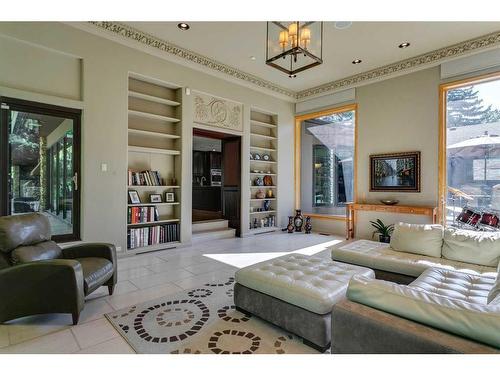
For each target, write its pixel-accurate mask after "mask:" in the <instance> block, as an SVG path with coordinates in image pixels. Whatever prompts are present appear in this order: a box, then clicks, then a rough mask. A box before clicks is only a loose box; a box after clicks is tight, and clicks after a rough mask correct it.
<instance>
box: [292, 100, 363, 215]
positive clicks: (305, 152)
mask: <svg viewBox="0 0 500 375" xmlns="http://www.w3.org/2000/svg"><path fill="white" fill-rule="evenodd" d="M355 128H356V106H355V105H350V106H345V107H342V108H337V109H332V110H329V111H323V112H320V113H315V114H311V115H305V116H298V117H297V118H296V129H295V140H296V144H295V147H296V150H295V174H296V176H295V178H296V206H297V208H301V209H302V210H303V211H304V212H305V213H306V214H309V215H313V216H314V215H316V216H330V217H335V216H342V217H344V216H345V214H346V210H345V206H346V203H349V202H353V201H354V176H355V173H354V169H355Z"/></svg>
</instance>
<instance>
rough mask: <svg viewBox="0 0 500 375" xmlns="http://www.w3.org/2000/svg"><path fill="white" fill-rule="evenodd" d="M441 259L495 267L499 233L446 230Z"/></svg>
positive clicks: (499, 251)
mask: <svg viewBox="0 0 500 375" xmlns="http://www.w3.org/2000/svg"><path fill="white" fill-rule="evenodd" d="M443 257H444V258H446V259H451V260H457V261H459V262H466V263H473V264H479V265H482V266H489V267H497V266H498V262H499V260H500V232H477V231H472V230H465V229H455V228H447V229H446V230H445V231H444V241H443Z"/></svg>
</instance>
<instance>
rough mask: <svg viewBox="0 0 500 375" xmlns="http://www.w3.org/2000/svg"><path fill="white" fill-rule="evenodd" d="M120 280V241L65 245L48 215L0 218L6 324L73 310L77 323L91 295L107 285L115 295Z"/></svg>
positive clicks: (0, 293)
mask: <svg viewBox="0 0 500 375" xmlns="http://www.w3.org/2000/svg"><path fill="white" fill-rule="evenodd" d="M116 280H117V274H116V249H115V246H114V245H112V244H106V243H84V244H81V245H76V246H71V247H67V248H64V249H61V248H60V247H59V246H58V245H57V244H56V243H55V242H54V241H52V240H51V232H50V224H49V220H48V219H47V217H45V216H44V215H43V214H40V213H29V214H22V215H14V216H3V217H0V322H5V321H7V320H11V319H15V318H20V317H23V316H27V315H34V314H46V313H70V314H72V316H73V324H77V323H78V318H79V316H80V312H81V311H82V310H83V307H84V301H85V296H87V295H89V294H90V293H92V292H93V291H95V290H96V289H97V288H99V287H100V286H103V285H105V286H107V287H108V290H109V294H110V295H111V294H113V289H114V287H115V285H116Z"/></svg>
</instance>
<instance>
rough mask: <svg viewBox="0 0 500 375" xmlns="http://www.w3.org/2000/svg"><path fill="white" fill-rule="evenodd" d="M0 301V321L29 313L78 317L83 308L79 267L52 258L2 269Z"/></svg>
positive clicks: (72, 263)
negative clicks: (65, 314)
mask: <svg viewBox="0 0 500 375" xmlns="http://www.w3.org/2000/svg"><path fill="white" fill-rule="evenodd" d="M0 301H2V303H0V322H4V321H7V320H11V319H14V318H19V317H22V316H27V315H33V314H45V313H71V314H76V315H78V314H79V313H80V311H81V310H82V309H83V305H84V289H83V272H82V266H81V265H80V263H78V262H77V261H74V260H66V259H52V260H42V261H37V262H29V263H23V264H20V265H17V266H13V267H8V268H4V269H2V270H0Z"/></svg>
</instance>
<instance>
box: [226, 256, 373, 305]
mask: <svg viewBox="0 0 500 375" xmlns="http://www.w3.org/2000/svg"><path fill="white" fill-rule="evenodd" d="M356 274H362V275H365V276H367V277H375V275H374V273H373V271H372V270H370V269H367V268H363V267H358V266H352V265H349V264H343V263H338V262H332V261H331V260H329V259H324V258H320V257H311V256H307V255H302V254H289V255H285V256H283V257H279V258H275V259H271V260H268V261H265V262H261V263H257V264H254V265H251V266H248V267H245V268H242V269H240V270H238V271H236V275H235V278H236V282H237V283H239V284H241V285H243V286H246V287H247V288H250V289H254V290H256V291H258V292H261V293H264V294H267V295H270V296H272V297H275V298H278V299H280V300H282V301H285V302H288V303H290V304H292V305H295V306H299V307H302V308H303V309H306V310H309V311H311V312H314V313H316V314H326V313H330V312H331V310H332V307H333V305H334V304H335V303H336V302H338V301H339V300H341V299H343V298H345V290H346V288H347V283H348V281H349V279H350V278H351V277H352V276H353V275H356Z"/></svg>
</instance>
